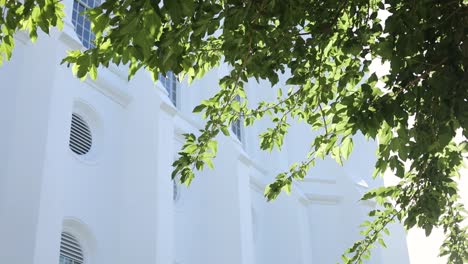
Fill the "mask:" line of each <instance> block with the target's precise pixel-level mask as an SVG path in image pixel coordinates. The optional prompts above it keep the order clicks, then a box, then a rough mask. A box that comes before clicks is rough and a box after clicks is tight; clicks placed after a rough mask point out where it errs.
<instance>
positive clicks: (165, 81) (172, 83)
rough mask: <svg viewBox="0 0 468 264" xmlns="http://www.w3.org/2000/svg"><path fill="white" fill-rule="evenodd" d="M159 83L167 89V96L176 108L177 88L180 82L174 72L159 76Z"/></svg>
mask: <svg viewBox="0 0 468 264" xmlns="http://www.w3.org/2000/svg"><path fill="white" fill-rule="evenodd" d="M159 81H160V82H161V83H162V85H163V86H164V88H166V91H167V94H168V96H169V99H171V102H172V103H173V104H174V106H177V87H178V84H179V81H178V80H177V76H176V75H175V74H174V73H173V72H172V71H168V72H166V74H165V75H164V74H161V73H160V74H159Z"/></svg>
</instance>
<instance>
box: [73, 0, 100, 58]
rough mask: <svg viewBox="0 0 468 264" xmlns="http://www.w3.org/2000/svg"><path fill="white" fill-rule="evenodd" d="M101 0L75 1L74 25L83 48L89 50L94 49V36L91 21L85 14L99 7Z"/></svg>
mask: <svg viewBox="0 0 468 264" xmlns="http://www.w3.org/2000/svg"><path fill="white" fill-rule="evenodd" d="M100 3H101V0H74V1H73V14H72V23H73V25H74V26H75V32H76V35H77V36H78V38H79V39H80V40H81V43H82V44H83V46H84V47H85V48H87V49H89V48H92V47H94V44H93V41H94V38H95V36H94V34H93V32H91V21H89V19H88V18H87V17H86V16H85V14H83V12H84V11H86V10H87V9H89V8H93V7H96V6H98V5H99V4H100Z"/></svg>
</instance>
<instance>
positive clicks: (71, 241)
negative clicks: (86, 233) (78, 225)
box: [59, 233, 83, 264]
mask: <svg viewBox="0 0 468 264" xmlns="http://www.w3.org/2000/svg"><path fill="white" fill-rule="evenodd" d="M59 264H83V251H82V250H81V246H80V243H79V242H78V240H77V239H76V238H75V237H74V236H72V235H70V234H68V233H62V240H61V241H60V263H59Z"/></svg>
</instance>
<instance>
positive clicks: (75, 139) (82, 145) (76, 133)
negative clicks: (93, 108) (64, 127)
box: [70, 114, 93, 155]
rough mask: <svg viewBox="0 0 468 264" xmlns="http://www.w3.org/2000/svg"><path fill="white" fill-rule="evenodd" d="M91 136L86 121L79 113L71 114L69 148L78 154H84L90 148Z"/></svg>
mask: <svg viewBox="0 0 468 264" xmlns="http://www.w3.org/2000/svg"><path fill="white" fill-rule="evenodd" d="M92 143H93V138H92V135H91V130H90V129H89V126H88V124H87V123H86V121H85V120H84V119H83V118H82V117H81V116H79V115H77V114H73V115H72V124H71V131H70V149H71V150H72V151H73V152H75V153H76V154H78V155H84V154H86V153H88V152H89V151H90V150H91V146H92Z"/></svg>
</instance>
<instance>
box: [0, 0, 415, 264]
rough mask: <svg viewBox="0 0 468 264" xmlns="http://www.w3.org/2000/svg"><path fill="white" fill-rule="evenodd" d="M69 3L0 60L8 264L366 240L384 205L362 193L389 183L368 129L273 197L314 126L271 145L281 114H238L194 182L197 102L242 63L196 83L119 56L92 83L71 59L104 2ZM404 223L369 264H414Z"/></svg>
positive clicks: (167, 260) (291, 262) (254, 261)
mask: <svg viewBox="0 0 468 264" xmlns="http://www.w3.org/2000/svg"><path fill="white" fill-rule="evenodd" d="M63 2H64V4H65V6H66V15H67V16H66V23H65V26H64V29H63V30H62V31H55V30H53V31H52V32H51V34H50V36H46V35H40V36H39V38H38V41H37V42H36V43H35V44H31V43H30V41H29V38H28V36H27V34H25V33H23V32H20V33H19V34H18V35H17V37H16V43H17V44H16V47H15V50H14V55H13V58H12V60H11V61H9V62H6V63H4V64H3V65H2V66H1V68H0V91H1V92H2V96H0V121H1V124H2V126H1V129H0V263H2V264H3V263H4V264H54V263H57V264H58V263H60V264H99V263H100V264H110V263H119V264H134V263H154V264H175V263H177V264H311V263H314V264H333V263H337V262H339V261H340V259H341V258H340V256H341V254H342V253H343V252H344V250H345V249H346V248H347V247H349V246H351V245H352V243H353V242H354V241H355V240H357V239H359V238H360V235H359V230H360V228H359V225H360V224H361V223H362V222H363V221H364V220H366V218H367V216H366V213H367V212H368V211H369V210H371V209H373V208H375V206H376V205H375V204H374V203H373V202H362V201H360V197H361V196H362V194H363V193H364V192H366V191H367V190H368V189H369V188H373V187H376V186H379V185H381V184H383V183H382V182H381V181H380V180H378V179H377V180H373V179H372V178H371V175H372V171H373V166H374V163H375V160H376V158H375V156H374V153H375V149H376V143H375V142H370V141H366V140H365V139H364V138H363V137H360V136H357V137H356V138H355V139H354V140H355V143H354V145H355V150H354V152H353V154H352V155H351V157H350V160H348V161H347V162H346V163H345V165H344V166H342V167H341V166H339V165H338V164H336V163H335V162H334V161H333V160H329V159H325V160H324V161H322V162H319V163H318V164H317V166H316V167H315V168H313V169H312V170H311V171H310V173H309V175H307V177H306V179H305V180H304V181H303V182H300V183H295V184H294V186H293V190H292V194H291V195H285V194H281V195H280V196H279V197H278V199H277V200H275V201H273V202H266V201H265V198H264V197H263V191H264V188H265V186H266V185H267V184H268V183H270V182H272V181H273V180H274V177H275V175H276V174H277V173H279V172H282V171H283V170H286V169H287V168H288V167H289V166H290V164H292V163H293V162H295V161H298V160H301V159H303V158H304V157H305V153H306V152H307V150H308V148H309V147H308V145H309V143H310V142H311V138H312V137H313V136H314V134H313V133H312V132H310V130H309V129H308V128H307V127H306V126H304V125H302V124H299V123H295V122H294V121H293V122H292V123H293V124H292V126H291V129H290V133H289V134H288V135H287V137H286V138H285V145H284V147H283V149H282V150H281V151H274V152H272V153H267V152H263V151H260V150H259V139H258V135H259V133H261V132H263V131H264V130H265V129H266V128H268V127H269V125H271V124H270V123H269V121H268V120H262V121H259V122H258V123H256V124H255V125H254V126H252V127H243V126H242V125H241V124H240V123H235V124H234V125H233V127H232V131H231V135H230V136H228V137H225V136H220V137H219V138H218V140H219V153H218V155H217V158H216V159H215V162H214V165H215V169H214V170H209V169H207V170H205V171H203V172H200V173H197V175H196V178H195V179H194V181H193V183H192V185H191V186H190V187H189V188H187V187H185V186H182V185H180V184H179V183H178V182H176V181H172V180H171V177H170V175H171V172H172V167H171V164H172V162H173V161H174V160H175V159H176V158H177V152H178V150H179V149H180V148H181V146H182V144H183V141H184V140H183V136H182V134H183V133H189V132H191V133H197V131H198V130H199V129H200V128H202V127H203V124H204V121H203V120H202V119H201V117H200V115H198V114H193V113H192V112H191V111H192V109H193V108H194V107H195V106H196V105H198V104H199V102H200V101H201V100H203V99H206V98H209V97H210V96H211V95H212V94H214V92H215V91H216V87H217V83H218V79H219V78H220V77H222V76H224V75H225V74H226V73H227V72H228V68H227V67H226V66H220V67H219V68H217V69H215V70H212V71H211V72H209V73H208V74H206V76H205V77H203V78H202V79H200V80H196V81H195V82H193V83H192V84H190V85H188V84H187V83H186V82H185V81H183V80H182V81H180V82H179V81H178V80H177V78H176V76H174V75H173V74H172V73H167V74H162V75H161V76H160V80H159V81H158V82H156V83H154V82H153V81H152V80H151V77H150V75H149V74H148V73H146V72H143V71H142V72H139V73H138V74H137V75H136V76H135V77H134V79H132V80H131V81H130V82H128V81H127V70H126V69H125V67H124V66H121V67H117V66H112V65H111V66H110V67H109V68H103V69H99V75H98V78H97V80H95V81H93V80H90V79H86V80H84V81H81V80H79V79H77V78H75V77H74V76H73V74H72V72H71V69H70V68H67V67H66V65H60V61H61V60H62V58H63V57H64V56H66V51H68V50H73V49H86V48H89V47H90V46H91V45H92V39H93V35H92V33H91V32H90V30H89V27H90V25H89V21H87V20H86V18H84V17H83V16H82V15H80V12H81V11H83V10H84V9H86V8H88V7H90V6H93V5H96V4H98V1H96V0H75V1H74V0H64V1H63ZM283 81H284V80H283ZM246 90H247V94H248V96H249V104H252V105H255V103H257V102H259V101H261V100H268V99H270V100H274V99H275V97H276V93H275V91H274V89H271V87H270V84H269V83H266V82H256V81H251V82H249V83H248V84H247V86H246ZM391 232H392V236H391V237H390V238H388V239H387V240H386V242H387V246H388V248H387V249H382V248H380V247H376V248H375V249H374V250H373V256H372V258H371V260H369V261H368V262H366V263H372V264H387V263H388V264H393V263H399V264H406V263H409V257H408V252H407V246H406V239H405V233H404V231H403V230H402V229H401V228H400V227H399V226H398V225H394V226H392V227H391Z"/></svg>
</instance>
